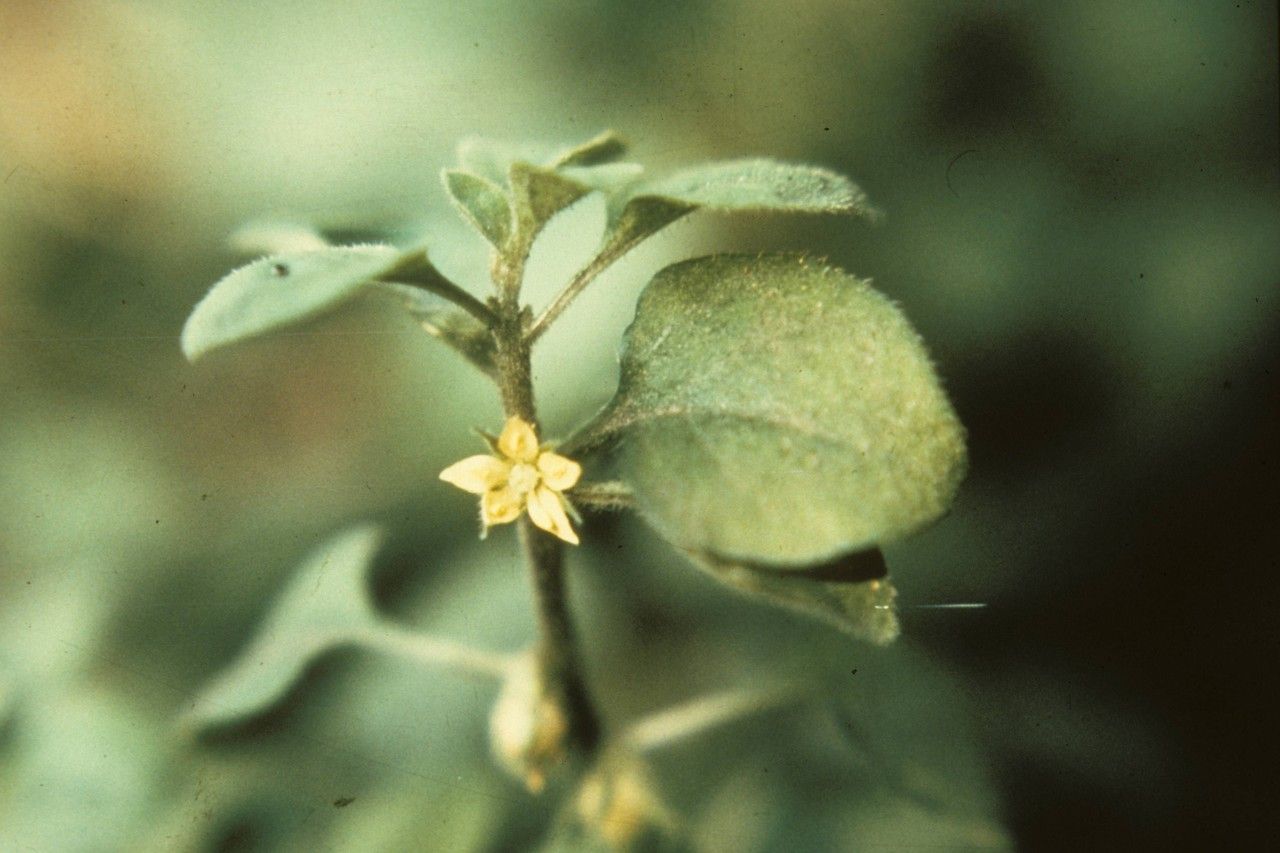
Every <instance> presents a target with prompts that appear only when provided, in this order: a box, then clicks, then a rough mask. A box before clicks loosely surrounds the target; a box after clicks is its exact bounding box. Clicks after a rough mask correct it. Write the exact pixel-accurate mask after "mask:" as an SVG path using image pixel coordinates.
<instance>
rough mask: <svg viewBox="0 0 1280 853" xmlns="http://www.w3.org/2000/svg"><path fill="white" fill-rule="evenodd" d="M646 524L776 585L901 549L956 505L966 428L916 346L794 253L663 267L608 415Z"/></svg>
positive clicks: (869, 301) (588, 435) (881, 301)
mask: <svg viewBox="0 0 1280 853" xmlns="http://www.w3.org/2000/svg"><path fill="white" fill-rule="evenodd" d="M606 443H611V444H613V445H614V446H616V460H615V461H616V464H617V468H618V473H619V476H620V479H622V480H623V481H624V482H626V483H627V484H629V485H630V486H631V487H632V489H633V490H634V492H635V501H636V506H637V508H638V509H639V511H640V513H641V514H642V515H643V516H644V517H645V518H646V519H647V520H648V521H649V522H650V523H651V524H652V525H653V526H654V527H655V528H656V529H657V530H658V532H659V533H661V534H662V535H663V536H664V537H665V538H666V539H668V540H669V541H671V542H673V543H674V544H675V545H677V546H678V547H680V548H682V549H684V550H686V551H693V552H699V553H703V554H708V555H713V556H714V557H716V558H718V559H720V560H725V561H730V562H746V563H747V564H751V565H763V566H768V567H770V568H772V569H775V570H782V569H787V568H795V567H803V566H807V565H811V564H813V563H818V562H823V561H827V560H831V559H833V558H835V557H838V556H840V555H843V554H848V553H850V552H854V551H860V550H864V549H866V548H869V547H872V546H874V545H876V544H879V543H883V542H888V541H891V540H894V539H897V538H899V537H901V536H903V535H905V534H908V533H910V532H912V531H914V530H916V529H917V528H919V527H921V526H923V525H925V524H927V523H929V522H931V521H933V520H934V519H936V518H938V517H939V516H940V515H941V514H942V513H943V512H945V511H946V509H947V507H948V506H949V505H950V503H951V500H952V497H953V496H954V494H955V491H956V488H957V486H958V485H959V482H960V479H961V477H962V476H963V473H964V468H965V448H964V433H963V429H962V427H961V425H960V423H959V421H958V420H957V418H956V416H955V413H954V412H953V411H952V409H951V405H950V403H949V402H948V401H947V398H946V395H945V394H944V393H943V391H942V388H941V387H940V385H939V383H938V379H937V377H936V376H935V374H934V371H933V367H932V365H931V363H930V361H929V358H928V355H927V354H926V352H925V350H924V347H923V345H922V343H921V341H920V339H919V336H918V335H917V334H916V332H915V331H914V330H913V329H912V328H911V326H910V324H909V323H908V322H907V320H906V319H905V318H904V317H903V316H902V314H901V313H899V311H898V310H897V309H896V308H895V307H894V306H893V304H892V303H891V302H890V301H889V300H888V299H886V298H885V297H883V296H881V295H880V294H878V293H877V292H875V291H874V290H872V289H871V287H870V286H869V285H868V284H867V283H866V282H865V281H860V280H858V279H856V278H854V277H852V276H850V275H848V274H847V273H844V272H842V271H840V270H836V269H832V268H830V267H827V266H825V265H823V264H819V263H816V262H813V261H810V260H807V259H804V258H801V257H797V256H788V255H781V256H763V257H754V256H745V255H720V256H714V257H706V258H699V259H696V260H692V261H686V262H684V263H680V264H675V265H673V266H670V267H667V268H666V269H664V270H662V271H661V272H659V273H658V274H657V276H655V277H654V279H653V281H652V282H650V283H649V285H648V287H647V288H646V289H645V291H644V293H643V294H642V295H641V297H640V301H639V305H638V306H637V309H636V317H635V321H634V322H633V323H632V325H631V327H630V329H628V331H627V335H626V339H625V342H624V351H623V355H622V365H621V379H620V382H619V387H618V391H617V394H616V396H615V397H614V399H613V400H612V401H611V402H610V403H609V405H608V406H606V408H605V410H604V411H603V412H601V414H600V415H599V416H597V418H596V419H595V420H594V421H593V422H592V423H591V424H589V425H588V426H587V427H586V428H584V430H583V431H582V432H581V433H580V434H579V436H578V437H576V438H574V439H571V440H570V441H569V442H568V443H567V444H566V446H565V449H564V451H563V452H565V453H570V454H572V453H575V452H576V453H582V452H584V451H587V450H589V449H591V448H592V447H596V446H600V445H603V444H606Z"/></svg>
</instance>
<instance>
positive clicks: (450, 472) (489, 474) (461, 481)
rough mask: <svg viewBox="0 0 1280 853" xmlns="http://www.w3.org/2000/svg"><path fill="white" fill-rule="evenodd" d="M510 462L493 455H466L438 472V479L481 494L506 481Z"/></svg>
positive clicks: (509, 471)
mask: <svg viewBox="0 0 1280 853" xmlns="http://www.w3.org/2000/svg"><path fill="white" fill-rule="evenodd" d="M510 473H511V463H510V462H507V461H506V460H503V459H498V458H497V457H495V456H468V457H467V458H466V459H463V460H462V461H461V462H455V463H453V464H452V465H450V466H449V467H448V468H445V469H444V470H443V471H441V472H440V479H441V480H444V481H445V482H446V483H451V484H453V485H455V486H457V487H458V488H459V489H462V490H463V491H464V492H471V494H473V495H482V494H484V493H485V492H487V491H489V490H490V489H494V488H497V487H498V486H501V485H503V484H505V483H506V482H507V475H508V474H510Z"/></svg>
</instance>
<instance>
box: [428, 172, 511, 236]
mask: <svg viewBox="0 0 1280 853" xmlns="http://www.w3.org/2000/svg"><path fill="white" fill-rule="evenodd" d="M442 177H443V179H444V186H445V189H446V190H447V191H448V192H449V197H450V198H452V199H453V202H454V204H455V205H456V206H457V208H458V210H459V211H460V212H461V213H462V215H463V216H464V217H466V219H467V221H468V222H470V223H471V224H472V225H473V226H475V228H476V230H477V231H479V232H480V233H481V234H483V235H484V238H485V239H486V240H488V241H489V242H490V243H491V244H493V247H494V248H495V249H501V248H502V247H503V246H505V245H506V243H507V240H508V238H510V236H511V207H510V205H508V204H507V197H506V194H505V193H503V191H502V189H501V188H500V187H498V186H497V185H496V184H494V183H492V182H490V181H488V180H486V179H485V178H482V177H480V176H479V175H473V174H471V173H470V172H460V171H456V170H453V169H446V170H445V171H444V172H443V174H442Z"/></svg>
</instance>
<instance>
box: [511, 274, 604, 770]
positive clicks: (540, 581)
mask: <svg viewBox="0 0 1280 853" xmlns="http://www.w3.org/2000/svg"><path fill="white" fill-rule="evenodd" d="M517 294H518V290H517V289H516V288H504V289H503V292H502V298H501V299H500V300H499V301H498V303H497V306H496V307H497V323H496V325H495V326H494V338H495V341H496V343H497V351H496V353H495V362H496V367H497V372H498V388H499V391H500V392H501V395H502V407H503V409H504V410H505V412H506V414H507V416H508V417H511V416H516V417H520V418H522V419H523V420H525V421H527V422H529V423H530V424H533V426H534V428H535V430H536V429H537V428H538V419H537V411H536V409H535V407H534V400H533V381H532V370H531V365H530V357H529V346H530V343H529V341H528V340H527V339H526V337H525V327H526V324H527V322H528V314H527V312H525V311H523V310H522V309H521V308H520V306H519V302H518V295H517ZM518 527H519V533H520V544H521V546H522V550H523V551H524V554H525V560H526V562H527V563H528V565H529V572H530V575H531V580H532V585H533V595H534V604H535V609H536V612H537V620H538V647H537V654H538V662H539V668H540V670H541V675H542V678H543V680H544V685H545V688H546V690H547V691H548V693H549V694H550V696H551V697H552V698H553V699H554V700H555V701H556V702H558V703H559V704H560V706H561V709H562V710H563V711H564V714H565V717H566V719H567V720H568V723H569V740H570V742H571V743H572V745H573V746H575V747H576V748H578V749H579V750H581V751H582V752H583V753H587V754H589V753H591V752H592V751H594V749H595V748H596V746H597V745H598V743H599V740H600V721H599V716H598V715H597V713H596V710H595V707H594V705H593V704H592V702H591V697H590V695H589V694H588V692H587V689H586V683H585V680H584V678H583V673H582V664H581V660H580V656H579V654H578V645H577V640H576V636H575V633H574V630H573V622H572V619H571V618H570V616H569V606H568V604H569V603H568V599H567V596H566V591H565V582H564V545H563V543H561V542H560V540H559V539H557V538H555V537H554V536H552V535H550V534H549V533H546V532H544V531H542V530H540V529H538V528H537V527H535V526H534V524H533V523H532V522H531V521H530V520H529V517H528V516H527V515H523V516H521V517H520V520H519V522H518Z"/></svg>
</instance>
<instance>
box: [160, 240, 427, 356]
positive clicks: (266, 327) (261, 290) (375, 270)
mask: <svg viewBox="0 0 1280 853" xmlns="http://www.w3.org/2000/svg"><path fill="white" fill-rule="evenodd" d="M401 257H402V252H401V251H400V250H398V249H396V248H393V247H391V246H347V247H341V248H339V247H330V248H323V249H315V250H308V251H303V252H291V253H287V254H282V255H272V256H269V257H266V258H260V259H259V260H256V261H254V262H253V263H251V264H248V265H247V266H243V267H241V268H240V269H238V270H236V271H235V272H233V273H231V274H230V275H228V276H227V277H226V278H224V279H222V280H221V281H219V282H218V283H217V284H215V285H214V286H213V289H212V290H210V291H209V293H208V295H206V296H205V298H204V299H203V300H201V301H200V304H198V305H197V306H196V307H195V310H194V311H192V312H191V316H190V317H189V318H188V319H187V323H186V325H185V326H184V327H183V329H182V351H183V352H184V353H186V356H187V358H189V359H196V358H199V357H200V356H202V355H204V354H205V353H207V352H209V351H210V350H213V349H216V348H218V347H220V346H224V345H226V344H229V343H235V342H237V341H240V340H244V339H245V338H251V337H255V336H257V335H260V334H262V333H264V332H269V331H273V330H275V329H279V328H281V327H283V326H286V325H290V324H293V323H297V322H299V321H302V320H306V319H308V318H310V317H314V316H315V315H317V314H320V313H322V312H324V311H326V310H328V309H330V308H332V307H334V306H335V305H337V304H339V303H341V302H343V301H345V300H347V299H349V298H351V297H352V296H354V295H355V294H356V293H358V292H359V291H360V290H361V289H363V288H364V287H365V286H366V285H367V284H369V283H370V282H372V281H374V280H375V279H377V278H380V277H381V276H384V275H386V274H388V273H390V272H392V271H393V270H394V269H395V268H396V265H397V264H398V263H399V262H400V260H401Z"/></svg>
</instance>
